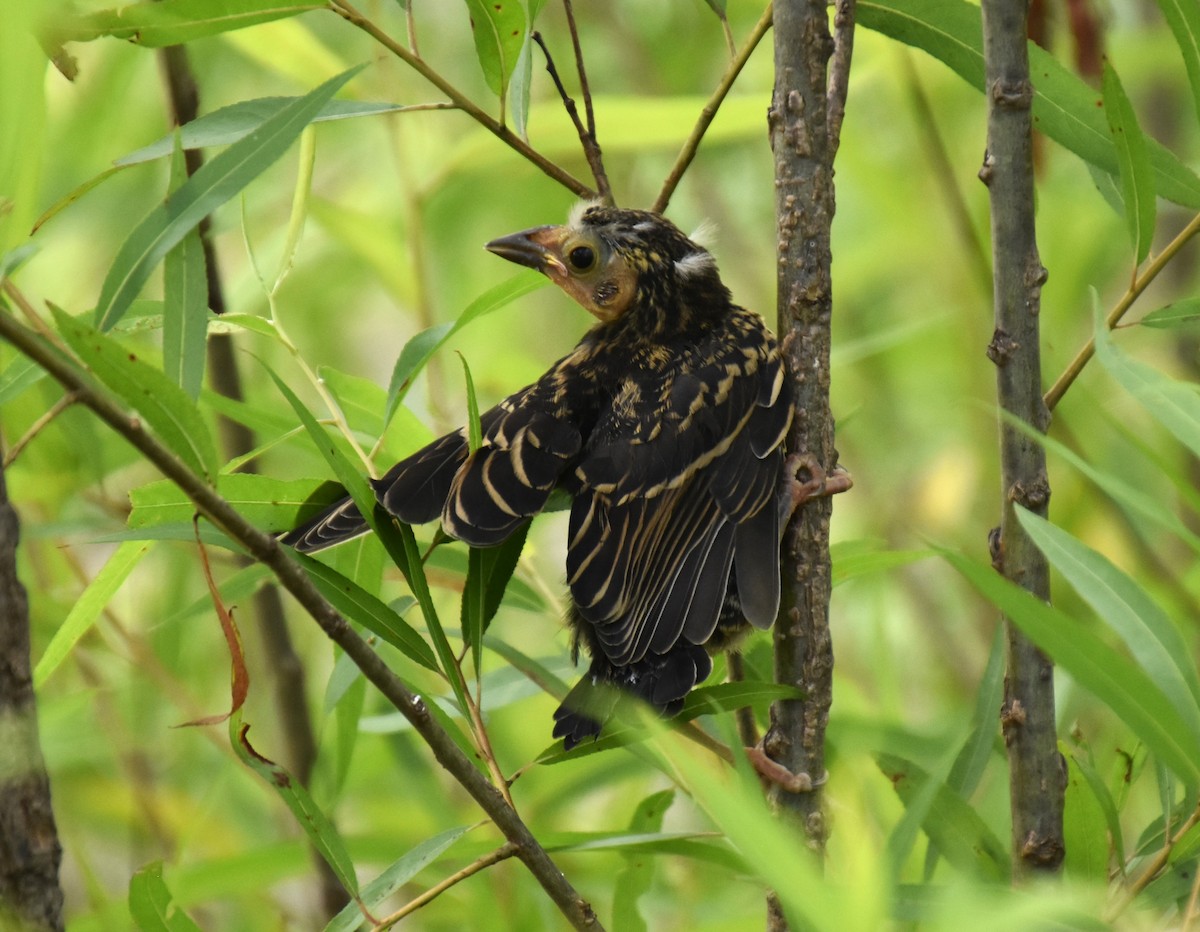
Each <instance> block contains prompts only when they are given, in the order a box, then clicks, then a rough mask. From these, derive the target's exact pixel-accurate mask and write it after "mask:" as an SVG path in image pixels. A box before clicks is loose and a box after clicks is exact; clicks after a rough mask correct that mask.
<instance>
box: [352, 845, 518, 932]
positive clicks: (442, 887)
mask: <svg viewBox="0 0 1200 932" xmlns="http://www.w3.org/2000/svg"><path fill="white" fill-rule="evenodd" d="M516 853H517V849H516V848H515V847H514V846H513V845H512V844H511V843H510V844H504V845H501V846H500V847H499V848H497V849H496V850H495V851H490V852H488V853H487V854H485V855H484V856H483V857H481V858H479V859H478V860H476V861H473V862H472V863H470V864H468V865H467V866H466V867H464V868H463V869H462V870H460V871H458V872H457V873H454V874H451V875H450V876H449V877H447V878H446V879H445V880H443V881H442V882H441V883H439V884H437V885H436V886H433V887H430V888H429V889H428V890H426V891H425V892H424V893H422V894H421V895H420V896H418V897H417V898H416V899H414V900H410V901H409V902H407V903H405V904H404V905H403V906H401V907H400V908H399V909H398V910H396V911H395V912H394V913H392V914H391V915H390V916H388V917H387V918H386V919H381V920H380V921H379V925H377V926H375V928H374V929H373V930H372V932H382V930H384V929H390V928H391V927H392V926H394V925H395V924H396V923H397V922H399V921H400V920H401V919H403V918H404V917H405V916H407V915H409V914H410V913H415V912H416V911H417V910H418V909H420V908H421V907H422V906H424V905H426V904H427V903H430V902H432V901H433V900H435V899H437V897H438V896H440V895H441V894H443V893H445V892H446V891H447V890H449V889H450V888H451V887H453V886H454V885H455V884H457V883H461V882H462V881H464V880H466V879H467V878H468V877H470V876H472V875H473V874H478V873H479V872H480V871H482V870H486V869H487V868H489V867H491V866H492V865H493V864H499V863H500V862H501V861H504V860H507V859H508V858H511V857H512V856H513V855H514V854H516Z"/></svg>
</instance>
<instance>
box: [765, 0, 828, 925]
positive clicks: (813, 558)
mask: <svg viewBox="0 0 1200 932" xmlns="http://www.w3.org/2000/svg"><path fill="white" fill-rule="evenodd" d="M774 19H775V88H774V92H773V94H772V98H771V107H770V110H769V111H768V112H767V123H768V127H769V129H770V134H771V149H772V151H773V153H774V157H775V216H776V224H777V232H778V243H777V247H776V248H777V251H778V262H777V265H776V270H777V280H776V287H777V290H778V294H777V314H778V324H777V330H778V332H779V333H780V334H781V335H783V336H784V340H783V354H784V359H785V362H786V363H787V368H788V373H789V376H788V377H789V379H790V380H791V384H792V391H793V393H794V401H793V404H794V405H795V409H796V411H797V412H798V416H797V417H795V418H794V419H793V421H792V426H791V430H790V431H789V433H788V437H787V448H788V450H789V451H790V452H791V453H794V454H809V455H811V456H812V457H813V458H814V459H815V461H816V462H817V463H818V464H820V465H821V466H822V467H823V468H824V470H825V473H826V475H829V474H831V473H832V471H833V467H834V465H835V464H836V461H837V451H836V450H835V449H834V446H833V416H832V414H831V412H830V408H829V383H830V372H829V348H830V324H831V320H832V311H833V286H832V280H831V276H830V271H831V264H832V254H831V252H830V227H831V225H832V223H833V210H834V199H833V167H832V152H831V150H830V146H829V141H830V140H829V135H828V127H827V124H826V119H827V113H828V111H827V94H828V84H827V80H826V66H827V64H828V62H829V57H830V55H831V54H832V52H833V40H832V37H831V36H830V34H829V22H828V14H827V11H826V6H825V3H824V2H823V0H786V2H785V0H780V2H778V3H776V4H775V10H774ZM831 511H832V501H831V499H830V498H829V497H828V496H822V497H819V498H812V499H809V500H808V501H807V502H805V503H804V504H803V505H801V506H800V507H799V508H798V509H797V510H796V513H795V516H794V517H793V519H792V521H791V522H790V523H789V525H788V527H787V528H786V530H785V531H784V534H783V540H782V545H781V560H782V580H783V586H782V590H783V591H782V593H781V604H780V613H779V617H778V619H776V622H775V630H774V646H775V679H776V681H777V682H779V683H783V684H786V685H788V686H793V687H795V688H797V689H799V691H800V693H801V694H802V695H803V696H804V698H803V699H788V700H781V701H778V702H776V703H774V704H773V705H772V706H771V724H770V727H769V728H768V729H767V734H766V736H765V737H764V738H763V750H764V752H765V753H766V754H767V756H768V757H769V758H771V759H772V760H773V761H775V762H776V763H779V764H782V765H783V766H784V767H786V768H787V769H788V770H789V771H791V773H792V774H794V775H799V774H809V775H810V776H811V778H812V783H813V784H815V785H817V787H818V788H817V789H816V790H814V792H811V793H788V792H784V791H783V790H782V789H781V787H779V786H777V785H776V786H772V788H771V790H770V798H771V801H772V802H773V804H774V805H775V807H776V808H777V809H778V810H779V811H780V813H781V815H783V816H784V817H786V818H788V819H789V820H790V821H791V822H792V823H793V824H794V825H795V826H796V828H797V831H802V832H803V833H804V836H805V838H806V841H807V843H808V846H809V847H810V848H811V849H812V850H813V851H814V852H815V854H816V856H817V857H818V858H821V857H823V856H824V850H825V840H826V838H827V837H828V827H827V825H826V822H825V817H824V812H823V809H822V800H823V793H822V791H821V789H820V788H819V786H820V784H821V783H822V782H823V780H822V778H823V776H824V773H825V726H826V723H827V722H828V720H829V706H830V703H831V702H832V694H833V644H832V641H831V639H830V633H829V598H830V592H831V588H832V583H831V573H830V562H829V519H830V514H831ZM767 927H768V929H771V930H779V929H785V928H787V920H786V918H785V917H784V915H783V910H782V908H781V906H780V904H779V901H778V899H777V898H776V897H775V896H774V895H773V894H772V895H770V896H768V900H767Z"/></svg>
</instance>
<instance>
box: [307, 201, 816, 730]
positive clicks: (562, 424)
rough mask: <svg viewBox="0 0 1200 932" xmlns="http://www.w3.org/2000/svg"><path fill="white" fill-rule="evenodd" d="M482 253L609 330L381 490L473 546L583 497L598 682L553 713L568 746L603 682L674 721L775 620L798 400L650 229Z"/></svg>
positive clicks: (593, 335)
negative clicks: (539, 274) (472, 436)
mask: <svg viewBox="0 0 1200 932" xmlns="http://www.w3.org/2000/svg"><path fill="white" fill-rule="evenodd" d="M488 248H489V249H490V250H491V251H492V252H495V253H497V254H498V255H501V256H504V257H505V258H508V259H511V260H513V261H515V262H519V263H521V264H523V265H528V266H531V267H533V268H537V269H540V270H541V271H543V272H544V273H545V274H546V275H547V276H549V277H550V278H551V280H553V281H554V282H555V283H556V284H558V285H559V286H560V287H562V288H563V290H564V291H566V292H567V293H568V294H569V295H571V296H572V297H573V298H574V299H575V300H577V301H578V302H579V303H580V304H581V305H583V307H585V308H586V309H587V310H588V311H590V312H591V313H592V314H594V315H595V316H596V317H597V318H598V319H599V321H600V323H599V324H598V325H597V326H595V327H593V328H592V330H590V331H589V332H588V333H587V335H586V336H584V338H583V339H582V340H581V341H580V343H579V345H578V346H576V347H575V349H574V350H572V351H571V352H570V353H569V354H568V355H567V356H565V357H563V358H562V359H560V360H559V361H558V362H556V363H555V364H554V365H553V366H551V367H550V369H549V371H548V372H547V373H546V374H545V375H543V376H542V377H541V378H540V379H538V380H537V381H536V382H534V383H533V384H532V385H530V386H528V387H527V388H524V389H522V390H521V391H519V392H516V393H515V394H513V395H510V396H509V397H508V398H506V399H504V400H503V401H502V402H500V403H499V404H498V405H496V406H495V407H494V408H492V409H491V410H489V411H487V412H485V413H484V414H483V416H482V418H481V422H482V423H481V426H482V434H483V444H482V446H481V447H480V448H479V449H478V450H477V451H476V452H475V453H474V454H471V455H468V446H467V439H466V435H465V432H464V431H462V430H460V431H456V432H454V433H451V434H447V435H446V436H445V437H442V438H441V439H440V440H437V441H434V442H433V443H432V444H430V445H429V446H427V447H425V448H424V449H423V450H420V451H419V452H417V453H415V454H413V455H412V456H410V457H409V458H408V459H406V460H404V461H403V462H401V463H399V464H397V465H396V466H395V467H393V468H392V469H391V470H390V471H389V472H388V473H387V475H386V476H384V477H383V478H382V479H379V480H376V481H375V482H374V486H375V492H376V495H377V496H378V498H379V501H380V503H381V504H382V506H383V507H384V508H385V509H386V510H387V511H388V512H390V513H391V514H393V515H395V516H396V517H398V518H399V519H400V520H402V521H406V522H409V523H412V524H421V523H424V522H427V521H432V520H434V519H435V518H440V519H441V523H442V527H443V528H444V529H445V531H446V533H448V534H450V535H451V536H453V537H456V538H458V539H459V540H462V541H465V542H466V543H468V544H470V545H472V546H477V547H486V546H490V545H494V544H498V543H500V542H501V541H503V540H504V539H505V538H506V537H507V536H508V535H509V534H511V533H512V532H513V531H514V530H515V529H516V528H517V527H518V526H519V525H520V524H521V523H522V522H523V521H525V520H526V519H528V518H529V517H531V516H533V515H535V514H537V513H538V512H539V511H541V510H542V508H544V507H545V505H546V501H547V499H548V497H549V496H550V493H551V492H552V491H554V489H555V488H562V489H563V490H565V491H566V492H567V493H568V494H569V495H570V496H571V497H572V500H573V505H572V508H571V516H570V525H569V538H568V545H567V583H568V585H569V587H570V592H571V599H572V607H571V609H570V616H569V622H570V623H571V625H572V627H573V628H574V630H575V633H576V639H577V640H576V643H577V644H579V645H582V646H583V648H584V649H585V650H586V652H587V653H588V655H589V656H590V657H591V668H590V670H589V672H588V674H587V676H586V677H585V678H584V679H583V680H582V681H581V682H580V683H579V684H578V685H576V687H575V688H574V689H572V691H571V693H570V694H569V695H568V696H567V698H566V700H565V701H564V702H563V705H562V707H560V708H559V710H558V711H557V712H556V713H555V716H554V717H555V720H556V724H555V728H554V734H555V736H556V737H563V738H564V739H565V743H566V746H567V747H568V748H570V747H572V746H573V745H574V744H576V743H578V742H579V741H580V740H582V739H583V738H586V737H589V736H595V735H597V734H599V732H600V727H601V724H602V722H603V720H604V718H605V716H606V714H607V712H608V709H609V708H610V707H611V703H612V696H611V693H607V692H606V691H605V690H603V689H599V690H598V689H596V688H595V687H596V686H597V685H602V684H614V685H616V686H618V687H620V688H622V689H624V690H626V691H628V692H630V693H632V694H634V695H636V696H638V697H640V698H641V699H643V700H645V701H646V702H648V703H649V704H650V705H652V706H654V707H655V708H657V709H659V710H660V711H661V712H663V713H665V714H674V713H675V712H677V711H678V710H679V708H680V706H681V705H682V703H683V700H684V698H685V697H686V696H687V694H688V692H689V691H690V690H691V689H692V688H693V687H694V686H695V685H696V684H697V683H698V682H700V681H702V680H703V679H704V678H705V677H706V676H708V674H709V673H710V672H711V669H712V662H711V660H710V659H709V656H708V653H707V652H706V651H705V649H704V648H705V646H706V645H709V646H710V647H712V646H714V644H715V646H721V644H717V643H716V642H717V641H720V642H722V643H723V642H724V641H725V640H727V637H726V635H727V634H728V633H729V629H731V628H736V627H745V624H744V622H741V621H740V618H742V617H744V618H745V619H746V620H747V621H749V622H750V623H751V624H752V625H754V626H756V627H759V628H767V627H769V626H770V625H771V623H772V622H773V621H774V618H775V614H776V611H777V609H778V604H779V569H778V563H779V561H778V546H779V523H780V508H779V507H777V506H776V504H775V498H776V495H775V493H776V490H777V488H779V487H780V483H781V477H782V471H783V454H782V450H781V444H782V442H783V438H784V435H785V433H786V432H787V428H788V425H789V423H790V422H791V417H792V407H791V400H790V395H789V392H788V387H787V381H786V379H785V378H784V371H783V365H782V362H781V359H780V355H779V351H778V348H777V346H776V342H775V338H774V337H773V336H772V335H771V334H770V332H769V331H768V330H767V329H766V327H765V326H764V324H763V321H762V319H761V318H760V317H759V316H758V315H757V314H754V313H752V312H750V311H747V310H745V309H743V308H740V307H737V306H736V305H734V304H733V303H732V300H731V298H730V294H729V291H728V289H727V288H726V287H725V286H724V285H723V284H722V282H721V280H720V278H719V276H718V274H717V268H716V263H715V262H714V260H713V258H712V256H711V255H710V254H709V253H708V252H707V251H706V250H704V249H703V248H702V247H700V246H698V245H696V244H695V243H694V242H692V241H691V240H689V239H688V238H687V237H685V236H684V235H683V234H682V233H680V232H679V230H677V229H676V228H675V227H674V226H673V225H672V224H671V223H670V222H668V221H667V220H665V219H663V218H662V217H660V216H658V215H657V214H652V213H648V212H645V211H635V210H621V209H617V208H611V207H600V206H586V207H585V208H583V209H581V210H580V211H578V212H576V213H575V214H574V215H573V216H572V218H571V220H570V221H569V222H568V224H567V225H565V226H561V227H539V228H537V229H534V230H527V231H524V232H522V233H517V234H514V235H512V236H508V237H504V238H502V239H499V240H496V241H494V242H492V243H489V244H488ZM366 530H367V527H366V523H365V522H364V521H363V519H362V517H361V515H360V514H359V513H358V510H357V509H356V508H355V506H354V505H353V503H351V502H349V501H348V500H347V501H344V502H342V503H339V504H338V505H335V506H334V507H332V508H331V509H330V510H329V511H327V512H326V513H325V514H323V515H321V516H320V517H318V518H316V519H315V520H313V521H312V522H310V523H308V524H306V525H305V526H303V527H300V528H297V529H296V530H294V531H292V532H291V533H289V534H288V535H287V536H286V537H285V538H284V541H285V542H286V543H289V544H291V545H292V546H294V547H296V549H298V550H301V551H306V552H307V551H313V550H320V549H322V548H324V547H328V546H331V545H333V544H335V543H340V542H341V541H343V540H347V539H349V538H351V537H354V536H357V535H358V534H361V533H364V532H365V531H366ZM723 609H724V615H722V612H723ZM719 619H720V621H721V626H720V630H719V631H718V630H717V628H718V620H719ZM714 632H716V634H715V635H714Z"/></svg>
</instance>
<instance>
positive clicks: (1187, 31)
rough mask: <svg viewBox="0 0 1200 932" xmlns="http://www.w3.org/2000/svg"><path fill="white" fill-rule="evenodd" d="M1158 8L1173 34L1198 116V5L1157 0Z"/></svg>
mask: <svg viewBox="0 0 1200 932" xmlns="http://www.w3.org/2000/svg"><path fill="white" fill-rule="evenodd" d="M1158 8H1159V9H1160V10H1162V14H1163V18H1164V19H1165V20H1166V21H1167V23H1168V25H1170V27H1171V32H1173V33H1174V34H1175V42H1176V43H1177V44H1178V45H1179V52H1180V54H1181V55H1182V56H1183V64H1184V67H1185V68H1186V69H1187V76H1188V83H1189V84H1191V86H1192V105H1193V106H1194V107H1195V108H1196V116H1197V117H1200V6H1197V5H1196V4H1195V3H1194V2H1193V0H1158Z"/></svg>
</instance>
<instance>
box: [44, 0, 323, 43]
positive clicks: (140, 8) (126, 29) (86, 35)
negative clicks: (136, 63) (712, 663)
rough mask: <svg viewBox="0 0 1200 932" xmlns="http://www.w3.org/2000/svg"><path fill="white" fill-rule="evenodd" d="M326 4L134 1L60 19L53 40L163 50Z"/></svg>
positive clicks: (271, 0) (281, 0) (251, 0)
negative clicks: (106, 41) (116, 42)
mask: <svg viewBox="0 0 1200 932" xmlns="http://www.w3.org/2000/svg"><path fill="white" fill-rule="evenodd" d="M323 8H324V4H322V3H313V2H308V3H304V2H301V3H288V2H285V0H163V2H161V3H131V4H127V5H125V6H122V7H119V8H116V9H112V10H100V11H98V12H95V13H88V14H85V15H81V16H67V17H62V16H60V17H58V18H57V19H56V20H55V23H54V25H53V27H52V28H51V31H50V36H49V38H50V39H51V40H52V41H53V42H54V43H56V44H61V43H63V42H90V41H92V40H94V39H99V38H102V37H104V36H111V37H112V38H114V39H128V40H129V41H130V42H133V43H136V44H138V45H145V46H149V47H151V48H159V47H161V46H165V45H183V44H184V43H186V42H191V41H193V40H194V39H200V38H203V37H204V36H215V35H219V34H220V33H223V32H230V31H232V30H234V29H245V28H246V27H247V26H256V25H258V24H259V23H269V22H271V21H272V20H276V19H284V18H285V17H288V16H295V15H296V14H298V13H303V12H305V11H306V10H319V9H323Z"/></svg>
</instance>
